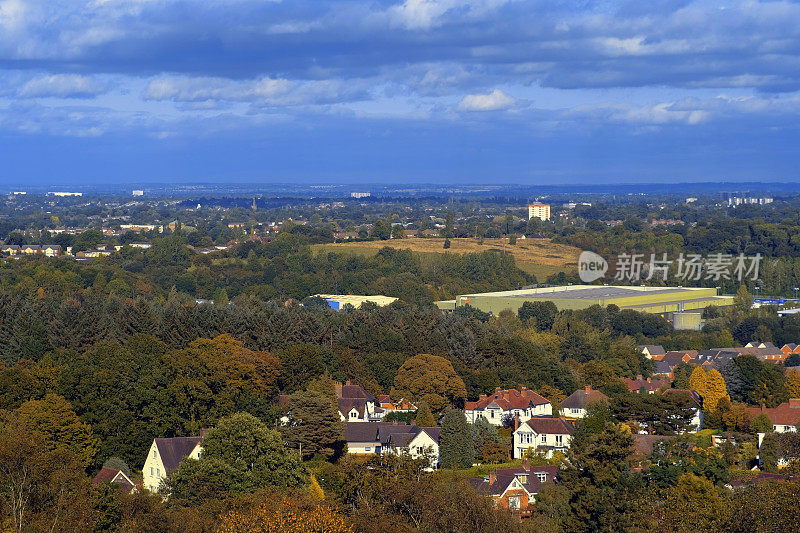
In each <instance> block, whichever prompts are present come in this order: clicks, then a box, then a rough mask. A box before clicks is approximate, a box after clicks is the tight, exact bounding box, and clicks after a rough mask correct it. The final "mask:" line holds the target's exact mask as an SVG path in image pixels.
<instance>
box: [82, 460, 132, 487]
mask: <svg viewBox="0 0 800 533" xmlns="http://www.w3.org/2000/svg"><path fill="white" fill-rule="evenodd" d="M101 483H116V484H117V485H119V487H120V489H121V490H122V491H123V492H133V490H134V489H135V488H136V484H135V483H134V482H133V481H132V480H131V478H129V477H128V476H126V475H125V472H123V471H122V470H117V469H116V468H107V467H105V466H104V467H103V468H101V469H100V471H99V472H98V473H97V475H96V476H94V478H93V479H92V485H100V484H101Z"/></svg>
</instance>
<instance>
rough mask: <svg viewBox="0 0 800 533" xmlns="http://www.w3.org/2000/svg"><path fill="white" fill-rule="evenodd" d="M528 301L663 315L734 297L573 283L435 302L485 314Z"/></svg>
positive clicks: (720, 303) (514, 308)
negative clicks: (463, 307) (606, 307)
mask: <svg viewBox="0 0 800 533" xmlns="http://www.w3.org/2000/svg"><path fill="white" fill-rule="evenodd" d="M526 301H549V302H553V303H554V304H555V305H556V307H557V308H558V310H559V311H561V310H564V309H586V308H587V307H591V306H592V305H595V304H597V305H600V306H602V307H605V306H607V305H611V304H614V305H616V306H618V307H619V308H620V309H634V310H636V311H644V312H647V313H659V314H664V313H675V312H682V311H688V310H691V309H704V308H705V307H708V306H709V305H716V306H729V305H732V304H733V297H732V296H717V290H716V289H715V288H713V287H712V288H705V287H701V288H695V287H625V286H608V285H570V286H567V287H538V288H534V289H520V290H516V291H500V292H484V293H477V294H462V295H459V296H457V297H456V299H455V300H445V301H441V302H436V305H437V306H438V307H439V309H442V310H453V309H455V308H456V307H459V306H463V305H471V306H472V307H475V308H476V309H480V310H481V311H483V312H485V313H493V314H495V315H496V314H498V313H500V312H501V311H503V310H505V309H510V310H512V311H514V312H516V311H518V310H519V308H520V307H522V304H523V303H525V302H526Z"/></svg>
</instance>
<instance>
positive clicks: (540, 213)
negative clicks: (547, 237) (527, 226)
mask: <svg viewBox="0 0 800 533" xmlns="http://www.w3.org/2000/svg"><path fill="white" fill-rule="evenodd" d="M532 218H538V219H539V220H550V204H540V203H539V202H534V203H532V204H528V220H530V219H532Z"/></svg>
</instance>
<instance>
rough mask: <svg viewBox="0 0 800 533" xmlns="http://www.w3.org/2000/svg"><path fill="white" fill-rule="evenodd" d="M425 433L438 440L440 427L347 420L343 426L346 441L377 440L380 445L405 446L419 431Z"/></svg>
mask: <svg viewBox="0 0 800 533" xmlns="http://www.w3.org/2000/svg"><path fill="white" fill-rule="evenodd" d="M423 431H424V432H425V433H427V434H428V435H429V436H430V437H431V438H432V439H433V440H434V441H436V442H439V438H440V436H441V431H442V430H441V428H438V427H424V428H421V427H419V426H417V425H415V424H402V423H398V424H395V423H394V422H348V423H347V424H346V425H345V428H344V440H346V441H347V442H379V443H380V444H381V445H382V446H388V445H390V444H391V445H394V446H398V447H405V446H407V445H408V443H409V442H411V440H413V439H414V437H416V436H417V435H419V433H420V432H423Z"/></svg>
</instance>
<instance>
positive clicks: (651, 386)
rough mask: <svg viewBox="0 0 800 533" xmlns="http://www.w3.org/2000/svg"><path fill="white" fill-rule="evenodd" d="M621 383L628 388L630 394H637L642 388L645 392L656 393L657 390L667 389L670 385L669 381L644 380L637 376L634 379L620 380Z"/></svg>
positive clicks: (663, 379)
mask: <svg viewBox="0 0 800 533" xmlns="http://www.w3.org/2000/svg"><path fill="white" fill-rule="evenodd" d="M622 381H624V382H625V385H627V386H628V390H629V391H631V392H639V390H641V388H642V387H644V389H645V390H646V391H647V392H650V391H657V390H658V389H660V388H662V387H667V386H669V384H670V381H669V379H666V378H661V379H650V378H648V379H644V378H642V377H641V376H639V377H638V378H636V379H630V378H622Z"/></svg>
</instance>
